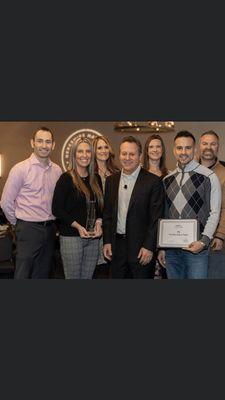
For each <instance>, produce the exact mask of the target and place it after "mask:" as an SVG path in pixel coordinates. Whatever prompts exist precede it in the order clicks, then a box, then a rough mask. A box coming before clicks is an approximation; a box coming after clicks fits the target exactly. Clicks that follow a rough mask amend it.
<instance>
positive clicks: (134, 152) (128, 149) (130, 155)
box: [119, 142, 141, 175]
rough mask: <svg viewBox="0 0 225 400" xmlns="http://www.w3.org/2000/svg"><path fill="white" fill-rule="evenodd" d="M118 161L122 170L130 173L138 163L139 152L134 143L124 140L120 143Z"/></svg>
mask: <svg viewBox="0 0 225 400" xmlns="http://www.w3.org/2000/svg"><path fill="white" fill-rule="evenodd" d="M119 159H120V163H121V166H122V168H123V172H124V173H125V174H127V175H131V174H132V173H133V172H134V171H135V170H136V169H137V167H138V166H139V165H140V161H141V154H140V153H139V149H138V146H137V144H136V143H130V142H124V143H122V144H121V145H120V155H119Z"/></svg>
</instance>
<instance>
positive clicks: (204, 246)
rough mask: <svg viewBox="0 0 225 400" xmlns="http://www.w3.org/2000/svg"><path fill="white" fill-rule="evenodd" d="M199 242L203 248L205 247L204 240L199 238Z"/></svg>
mask: <svg viewBox="0 0 225 400" xmlns="http://www.w3.org/2000/svg"><path fill="white" fill-rule="evenodd" d="M199 243H201V244H202V245H203V249H204V248H205V247H206V244H205V243H204V242H202V241H201V240H199Z"/></svg>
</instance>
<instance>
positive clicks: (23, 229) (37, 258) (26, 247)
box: [14, 220, 56, 279]
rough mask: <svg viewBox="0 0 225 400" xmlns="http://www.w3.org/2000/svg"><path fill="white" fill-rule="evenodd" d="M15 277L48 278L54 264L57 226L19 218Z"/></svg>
mask: <svg viewBox="0 0 225 400" xmlns="http://www.w3.org/2000/svg"><path fill="white" fill-rule="evenodd" d="M15 231H16V269H15V274H14V279H47V278H49V275H50V271H51V268H52V265H53V254H54V245H55V234H56V227H55V224H54V223H51V224H49V225H46V226H44V225H39V224H38V223H36V222H26V221H21V220H18V221H17V223H16V230H15Z"/></svg>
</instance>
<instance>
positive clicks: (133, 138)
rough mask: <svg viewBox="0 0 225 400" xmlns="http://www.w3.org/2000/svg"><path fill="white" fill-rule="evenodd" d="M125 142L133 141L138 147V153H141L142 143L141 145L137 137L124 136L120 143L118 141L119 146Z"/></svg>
mask: <svg viewBox="0 0 225 400" xmlns="http://www.w3.org/2000/svg"><path fill="white" fill-rule="evenodd" d="M125 142H128V143H135V144H136V145H137V147H138V152H139V155H141V153H142V145H141V142H140V140H139V139H137V138H136V137H134V136H125V137H124V138H123V139H122V141H121V143H120V146H121V144H123V143H125Z"/></svg>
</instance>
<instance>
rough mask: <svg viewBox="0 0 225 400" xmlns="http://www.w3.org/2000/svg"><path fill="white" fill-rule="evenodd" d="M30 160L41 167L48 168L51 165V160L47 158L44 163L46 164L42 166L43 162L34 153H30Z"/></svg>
mask: <svg viewBox="0 0 225 400" xmlns="http://www.w3.org/2000/svg"><path fill="white" fill-rule="evenodd" d="M30 161H31V164H39V165H41V167H42V168H43V167H44V168H46V167H47V168H49V167H51V165H52V161H51V160H50V159H48V163H47V164H46V166H43V164H42V163H41V162H40V161H39V160H38V158H37V157H36V156H35V154H34V153H32V154H31V156H30Z"/></svg>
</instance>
